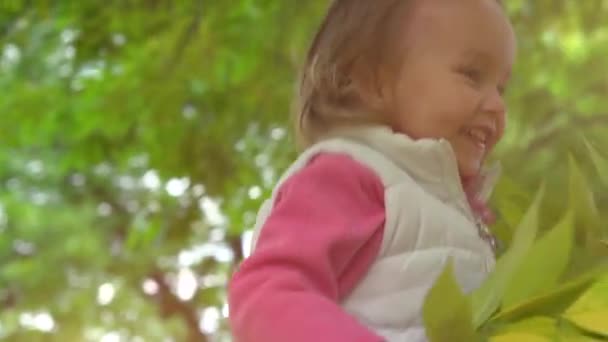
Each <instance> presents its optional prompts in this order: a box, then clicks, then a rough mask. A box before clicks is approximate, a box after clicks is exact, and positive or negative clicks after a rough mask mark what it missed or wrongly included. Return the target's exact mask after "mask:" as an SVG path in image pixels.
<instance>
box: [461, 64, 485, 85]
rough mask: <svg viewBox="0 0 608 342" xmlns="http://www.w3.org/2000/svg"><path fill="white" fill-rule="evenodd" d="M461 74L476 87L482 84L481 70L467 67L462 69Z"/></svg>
mask: <svg viewBox="0 0 608 342" xmlns="http://www.w3.org/2000/svg"><path fill="white" fill-rule="evenodd" d="M460 73H461V74H462V75H463V76H465V77H466V78H467V79H468V80H470V81H471V82H473V83H474V84H476V85H477V84H479V83H480V82H481V71H480V70H479V69H476V68H471V67H466V68H462V69H461V70H460Z"/></svg>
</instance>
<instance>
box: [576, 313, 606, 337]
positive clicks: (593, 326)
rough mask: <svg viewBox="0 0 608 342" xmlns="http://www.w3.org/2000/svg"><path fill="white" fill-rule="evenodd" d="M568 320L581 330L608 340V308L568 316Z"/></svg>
mask: <svg viewBox="0 0 608 342" xmlns="http://www.w3.org/2000/svg"><path fill="white" fill-rule="evenodd" d="M566 318H567V319H568V320H569V321H570V322H572V323H574V324H575V325H576V326H577V327H579V328H580V329H583V330H585V331H587V332H590V333H593V334H597V335H601V336H603V337H606V338H608V308H606V309H604V310H600V311H591V312H581V313H577V314H572V315H567V316H566Z"/></svg>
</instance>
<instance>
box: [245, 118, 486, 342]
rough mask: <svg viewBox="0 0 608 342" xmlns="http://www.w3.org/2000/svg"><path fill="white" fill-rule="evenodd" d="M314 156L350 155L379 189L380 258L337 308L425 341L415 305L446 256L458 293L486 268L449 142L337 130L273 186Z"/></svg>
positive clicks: (400, 341) (391, 335)
mask: <svg viewBox="0 0 608 342" xmlns="http://www.w3.org/2000/svg"><path fill="white" fill-rule="evenodd" d="M319 153H343V154H347V155H349V156H351V157H352V158H353V159H355V160H356V161H358V162H360V163H362V164H363V165H365V166H367V167H368V168H370V169H371V170H372V171H374V172H375V173H376V175H377V176H378V177H379V178H380V179H381V181H382V183H383V185H384V188H385V193H384V197H385V206H386V221H385V227H384V237H383V241H382V247H381V250H380V253H379V254H378V256H377V258H376V260H375V262H374V263H373V264H372V266H371V267H370V269H369V271H368V272H367V274H366V275H365V276H364V278H363V279H362V280H361V281H360V282H359V284H358V285H357V286H356V287H355V289H354V290H353V292H351V294H350V295H349V296H348V297H347V298H346V299H345V300H344V301H343V302H342V303H341V306H342V307H343V308H344V309H345V310H346V311H347V312H348V313H349V314H351V315H353V316H354V317H356V318H357V319H358V320H359V321H360V322H361V323H363V324H364V325H366V326H368V327H369V328H370V329H371V330H373V331H375V332H376V333H377V334H379V335H381V336H383V337H385V338H386V341H388V342H410V341H414V342H417V341H421V342H422V341H426V340H427V339H426V336H425V333H424V329H423V323H422V315H421V309H422V305H423V302H424V298H425V295H426V293H427V291H428V290H429V288H430V287H431V286H432V284H433V283H434V281H435V280H436V278H437V277H438V275H439V273H440V272H441V271H442V270H443V267H444V265H445V263H446V261H447V259H448V258H449V257H451V258H452V260H453V261H454V269H455V275H456V278H457V280H458V282H459V284H460V285H461V287H462V289H463V290H464V291H465V292H469V291H472V290H473V289H475V288H476V287H478V286H479V285H480V284H481V282H482V281H483V279H484V278H485V276H486V274H487V273H488V272H489V271H490V270H491V269H492V268H493V266H494V255H493V252H492V250H491V248H490V246H489V245H488V243H486V242H485V241H484V240H482V239H481V238H480V237H479V234H478V228H477V227H476V225H477V224H479V223H478V222H477V220H476V219H475V217H474V215H473V213H472V211H471V209H470V207H469V204H468V201H467V199H466V196H465V193H464V191H463V189H462V185H461V181H460V177H459V174H458V170H457V164H456V160H455V156H454V153H453V150H452V148H451V146H450V144H449V143H448V142H447V141H444V140H430V139H423V140H417V141H414V140H412V139H410V138H408V137H407V136H404V135H401V134H395V133H393V132H392V131H390V130H388V129H386V128H382V127H371V128H358V129H349V130H343V131H341V132H339V133H336V134H334V135H332V137H329V138H328V139H325V140H324V141H322V142H320V143H318V144H316V145H314V146H312V147H311V148H309V149H308V150H307V151H305V152H304V153H303V154H302V155H301V156H300V157H299V158H298V160H296V162H295V163H294V164H293V165H292V166H291V167H290V168H289V169H288V170H287V172H285V174H284V175H283V177H282V179H281V180H280V181H279V184H278V185H277V187H276V188H277V189H278V188H279V187H280V185H281V184H282V183H283V182H284V181H285V180H286V179H287V178H288V177H289V176H290V175H292V174H293V173H294V172H296V171H297V170H299V169H301V168H303V167H304V166H306V164H307V163H308V162H309V161H310V160H311V158H313V157H314V156H315V155H317V154H319ZM496 176H497V173H494V174H493V175H490V174H489V173H488V176H486V177H485V178H486V179H485V183H486V186H484V187H483V188H482V191H481V193H480V196H482V197H483V198H487V197H488V196H489V194H490V186H491V183H494V182H495V180H496ZM273 197H274V196H273ZM273 202H274V198H271V199H269V200H267V201H266V202H265V203H264V205H263V206H262V208H261V209H260V212H259V214H258V219H257V221H256V226H255V228H254V239H253V247H254V246H255V241H256V239H257V236H259V231H260V229H262V227H263V225H264V221H265V220H266V217H267V216H268V214H269V212H270V210H271V209H272V204H273ZM253 247H252V250H253ZM340 342H341V341H340ZM345 342H346V341H345Z"/></svg>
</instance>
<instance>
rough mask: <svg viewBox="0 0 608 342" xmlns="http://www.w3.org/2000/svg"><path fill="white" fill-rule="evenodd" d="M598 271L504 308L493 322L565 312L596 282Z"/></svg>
mask: <svg viewBox="0 0 608 342" xmlns="http://www.w3.org/2000/svg"><path fill="white" fill-rule="evenodd" d="M598 277H599V274H598V272H597V271H593V272H589V273H587V274H585V275H583V276H580V277H578V278H576V279H575V280H572V281H570V282H568V283H566V284H565V285H562V286H561V287H558V288H557V289H555V290H554V291H551V292H549V293H547V294H543V295H541V296H537V297H534V298H532V299H530V300H528V301H526V302H523V303H519V304H517V305H514V306H511V307H507V308H503V309H502V310H501V311H500V312H498V313H497V314H496V315H494V316H493V317H492V319H491V322H513V321H517V320H519V319H522V318H526V317H530V316H537V315H556V314H561V313H562V312H564V311H565V310H566V309H567V308H568V307H569V306H570V305H572V303H573V302H574V301H576V300H577V298H579V297H580V296H581V295H582V294H583V293H584V292H585V291H586V290H587V289H588V288H589V287H590V286H591V284H593V282H594V281H595V280H597V279H598Z"/></svg>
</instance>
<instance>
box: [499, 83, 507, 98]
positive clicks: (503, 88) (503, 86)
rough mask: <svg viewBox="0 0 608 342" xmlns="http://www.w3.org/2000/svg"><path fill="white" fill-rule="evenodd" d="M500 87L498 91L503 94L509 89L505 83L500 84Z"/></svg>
mask: <svg viewBox="0 0 608 342" xmlns="http://www.w3.org/2000/svg"><path fill="white" fill-rule="evenodd" d="M497 89H498V93H499V94H500V95H501V96H503V95H504V94H505V92H506V91H507V87H506V86H505V85H499V86H498V87H497Z"/></svg>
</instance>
